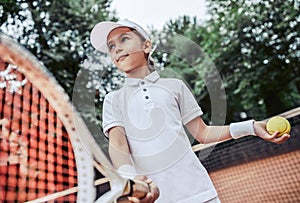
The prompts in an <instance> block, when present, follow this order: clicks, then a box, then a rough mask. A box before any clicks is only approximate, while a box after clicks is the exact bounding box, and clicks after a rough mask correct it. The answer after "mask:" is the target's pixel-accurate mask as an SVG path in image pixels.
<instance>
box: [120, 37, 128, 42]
mask: <svg viewBox="0 0 300 203" xmlns="http://www.w3.org/2000/svg"><path fill="white" fill-rule="evenodd" d="M127 40H129V37H128V36H123V37H122V38H121V42H122V43H124V42H126V41H127Z"/></svg>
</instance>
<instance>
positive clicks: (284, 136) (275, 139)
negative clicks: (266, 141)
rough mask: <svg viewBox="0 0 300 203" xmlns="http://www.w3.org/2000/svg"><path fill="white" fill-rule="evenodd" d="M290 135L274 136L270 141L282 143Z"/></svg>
mask: <svg viewBox="0 0 300 203" xmlns="http://www.w3.org/2000/svg"><path fill="white" fill-rule="evenodd" d="M290 137H291V135H289V134H284V135H282V136H280V137H275V138H274V139H273V140H272V142H274V143H276V144H282V143H284V142H285V141H287V140H288V139H289V138H290Z"/></svg>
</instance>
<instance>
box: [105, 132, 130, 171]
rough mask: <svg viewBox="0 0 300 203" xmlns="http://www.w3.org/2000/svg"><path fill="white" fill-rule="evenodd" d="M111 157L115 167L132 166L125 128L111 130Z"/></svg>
mask: <svg viewBox="0 0 300 203" xmlns="http://www.w3.org/2000/svg"><path fill="white" fill-rule="evenodd" d="M108 134H109V156H110V158H111V161H112V163H113V165H114V167H115V169H119V168H120V167H121V166H123V165H132V161H131V154H130V149H129V145H128V142H127V138H126V134H125V130H124V128H123V127H119V126H117V127H113V128H111V129H110V130H109V132H108Z"/></svg>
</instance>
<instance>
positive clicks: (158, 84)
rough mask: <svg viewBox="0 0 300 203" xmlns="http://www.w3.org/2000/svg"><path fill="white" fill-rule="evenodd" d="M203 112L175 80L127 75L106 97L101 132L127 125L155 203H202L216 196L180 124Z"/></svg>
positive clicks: (137, 162) (154, 74) (138, 166)
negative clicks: (153, 187) (155, 193)
mask: <svg viewBox="0 0 300 203" xmlns="http://www.w3.org/2000/svg"><path fill="white" fill-rule="evenodd" d="M202 114H203V112H202V110H201V108H200V107H199V105H198V103H197V102H196V100H195V98H194V96H193V94H192V93H191V91H190V90H189V89H188V88H187V86H186V85H185V84H184V83H183V82H182V81H181V80H179V79H173V78H172V79H171V78H160V77H159V74H158V73H157V72H156V71H154V72H152V73H151V74H149V75H148V76H146V77H145V78H143V79H140V78H126V79H125V83H124V86H123V87H122V88H121V89H119V90H117V91H114V92H111V93H109V94H107V95H106V96H105V100H104V106H103V130H104V133H105V135H106V136H108V134H107V132H108V130H109V129H110V128H112V127H115V126H122V127H124V129H125V132H126V136H127V140H128V143H129V146H130V149H131V153H132V159H133V162H134V164H135V168H136V170H137V171H138V173H139V174H141V175H147V176H148V177H149V178H150V179H152V180H153V181H154V182H155V183H156V184H157V185H158V187H159V189H160V197H159V198H158V200H157V201H156V202H158V203H168V202H170V203H177V202H186V203H194V202H195V203H201V202H206V201H208V200H210V199H212V198H215V197H216V196H217V192H216V190H215V188H214V186H213V184H212V182H211V180H210V178H209V176H208V173H207V171H206V170H205V168H204V167H203V166H202V164H201V163H200V161H199V159H198V158H197V156H196V155H195V153H194V152H193V150H192V148H191V145H190V142H189V140H188V137H187V135H186V133H185V130H184V128H183V125H185V124H187V123H188V122H189V121H191V120H192V119H194V118H196V117H197V116H201V115H202Z"/></svg>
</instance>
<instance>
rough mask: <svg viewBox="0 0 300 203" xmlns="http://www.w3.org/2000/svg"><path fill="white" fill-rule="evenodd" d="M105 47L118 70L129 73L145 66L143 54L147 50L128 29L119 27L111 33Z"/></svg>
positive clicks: (145, 61) (145, 60) (138, 38)
mask: <svg viewBox="0 0 300 203" xmlns="http://www.w3.org/2000/svg"><path fill="white" fill-rule="evenodd" d="M107 46H108V49H109V53H110V56H111V58H112V60H113V61H114V63H115V64H116V66H117V67H118V69H119V70H121V71H123V72H125V73H130V72H131V71H133V70H134V69H136V68H141V67H145V66H147V59H146V57H145V53H147V51H148V49H147V48H146V47H145V46H144V43H143V42H142V40H141V39H140V37H139V36H138V35H137V34H136V33H134V32H132V31H131V29H130V28H127V27H120V28H116V29H114V30H113V31H111V32H110V33H109V35H108V37H107Z"/></svg>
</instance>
